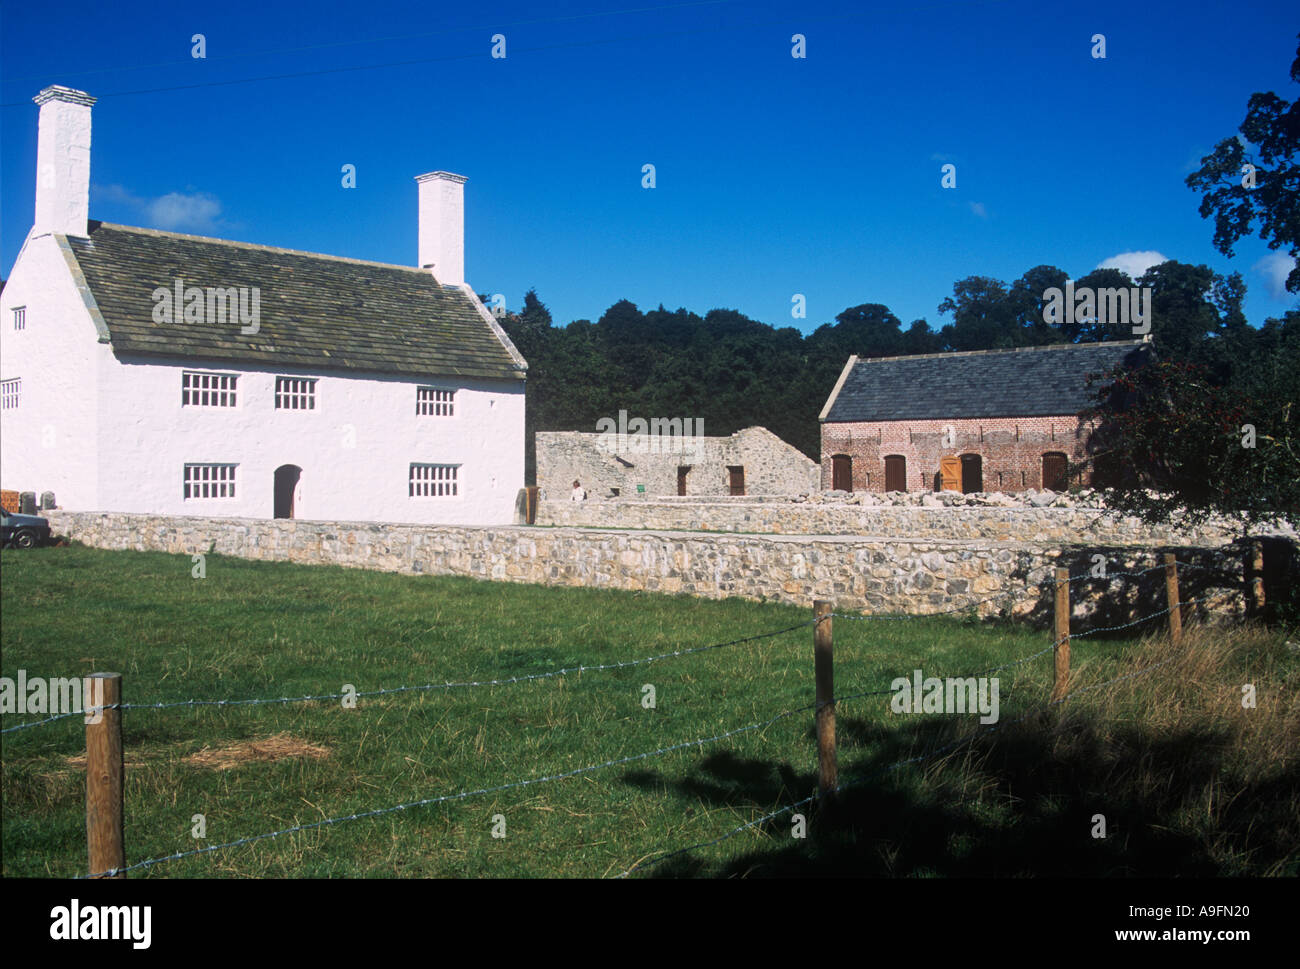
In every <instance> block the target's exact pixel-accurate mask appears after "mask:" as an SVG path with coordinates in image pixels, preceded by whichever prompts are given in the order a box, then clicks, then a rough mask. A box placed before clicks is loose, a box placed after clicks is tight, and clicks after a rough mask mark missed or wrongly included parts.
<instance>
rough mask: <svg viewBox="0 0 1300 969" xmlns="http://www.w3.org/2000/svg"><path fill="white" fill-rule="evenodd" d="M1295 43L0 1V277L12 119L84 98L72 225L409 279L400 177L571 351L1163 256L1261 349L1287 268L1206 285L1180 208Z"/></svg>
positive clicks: (481, 12)
mask: <svg viewBox="0 0 1300 969" xmlns="http://www.w3.org/2000/svg"><path fill="white" fill-rule="evenodd" d="M1298 29H1300V18H1298V17H1296V16H1295V11H1294V7H1293V6H1292V5H1291V4H1289V3H1281V2H1278V3H1272V2H1233V3H1217V2H1213V0H1211V2H1200V0H1198V2H1197V3H1195V4H1187V3H1166V2H1153V3H1147V4H1132V3H1131V0H1129V2H1124V3H1104V2H1103V3H1089V4H1087V5H1080V8H1079V9H1077V10H1070V11H1059V10H1056V9H1054V5H1051V4H1043V3H1041V2H1015V0H1006V2H999V0H931V2H919V3H898V2H894V3H877V2H871V0H867V2H857V3H838V2H819V0H807V2H799V3H792V2H789V0H770V2H725V0H723V2H684V3H670V2H668V0H623V2H622V3H619V2H614V3H607V4H603V5H602V4H599V3H596V2H594V0H574V2H561V3H542V4H536V3H519V2H492V0H487V2H483V3H479V4H473V5H449V4H441V3H436V2H421V3H397V2H391V0H369V2H367V3H364V4H356V3H351V2H349V3H335V2H332V0H321V2H316V3H312V4H302V5H290V4H271V3H266V2H259V3H249V2H242V0H229V2H226V0H223V2H221V3H195V4H185V5H161V4H143V3H131V2H126V0H123V2H117V3H113V4H105V3H103V2H102V0H100V2H95V3H85V4H82V3H60V4H40V3H30V2H24V3H14V2H6V3H4V5H3V8H0V79H2V81H0V92H2V93H0V102H3V105H4V106H3V107H0V269H2V271H3V273H4V274H5V275H8V273H9V271H10V269H11V267H12V265H13V262H14V260H15V258H16V257H17V254H18V250H19V247H20V246H21V244H22V240H23V237H24V235H25V234H26V232H27V230H28V228H29V227H30V225H31V221H32V205H33V201H32V200H33V192H34V188H33V186H34V185H35V164H36V161H35V156H36V116H37V108H36V106H35V105H34V104H32V102H31V98H32V96H33V95H35V94H36V93H37V91H39V90H40V89H41V88H42V87H44V86H45V85H47V84H65V85H68V86H71V87H77V88H81V89H83V90H86V91H88V92H90V93H91V94H93V95H95V96H97V97H98V98H100V100H99V102H98V104H96V106H95V108H94V122H93V124H94V133H93V144H92V153H91V182H92V189H91V206H90V212H91V217H92V218H97V219H102V220H105V221H110V222H119V223H125V224H128V225H143V226H150V227H153V228H160V229H171V230H174V231H180V232H193V233H197V234H202V235H215V236H220V237H223V238H230V239H239V240H244V241H249V242H257V243H263V244H267V245H277V246H285V247H289V248H295V249H304V250H308V251H313V252H324V253H331V254H335V255H343V256H351V257H355V258H361V259H373V260H379V261H383V262H394V263H402V264H408V265H413V264H414V263H415V259H416V184H415V182H414V180H413V179H414V176H415V175H417V174H420V173H422V172H427V171H432V170H436V169H445V170H449V171H454V172H458V173H461V174H464V175H467V176H468V177H469V182H468V184H467V185H466V229H465V235H466V257H465V268H466V274H467V278H468V279H469V281H470V283H471V284H472V285H473V286H474V287H475V289H476V290H478V291H479V292H487V293H497V292H499V293H503V294H505V296H506V300H507V305H508V306H510V307H511V308H517V307H518V306H519V305H520V303H521V302H522V298H523V294H524V292H525V291H526V290H527V289H528V288H530V287H535V288H536V289H537V291H538V294H539V295H540V296H541V298H542V300H543V301H544V302H545V303H546V304H547V305H548V306H549V307H550V309H551V311H552V313H553V315H554V318H555V321H556V322H557V323H559V324H564V323H567V322H569V321H570V320H573V319H579V318H589V319H592V320H595V319H597V318H598V317H599V315H600V314H601V313H602V312H603V311H604V310H605V309H606V308H607V307H608V306H609V305H610V304H611V303H613V302H615V301H617V300H619V299H630V300H632V301H633V302H635V303H637V304H638V305H639V306H641V308H642V309H651V308H654V307H655V306H656V305H658V304H660V303H662V304H664V305H665V306H667V307H668V308H670V309H675V308H677V307H679V306H684V307H686V308H687V309H690V310H693V311H695V312H698V313H701V314H703V313H704V312H706V311H707V310H709V309H712V308H714V307H727V308H733V309H738V310H740V311H741V312H744V313H746V314H747V315H749V316H751V317H754V318H756V319H760V320H763V321H764V322H767V323H771V324H773V325H778V326H797V327H799V328H800V329H801V330H804V331H809V330H811V329H812V328H814V327H816V326H817V325H820V324H821V323H824V322H829V321H831V320H833V318H834V316H835V314H837V313H839V312H841V311H842V310H843V309H845V308H846V307H848V306H852V305H856V304H859V303H865V302H878V303H885V304H886V305H888V306H889V307H890V308H891V309H892V310H893V311H894V312H895V313H896V314H897V315H898V316H899V317H900V318H901V319H902V320H903V323H904V324H905V325H906V324H907V323H909V322H910V321H911V320H913V319H916V318H918V317H924V318H925V319H927V320H928V321H929V322H930V324H931V326H934V327H936V328H937V327H938V326H941V325H943V324H944V323H945V322H948V321H949V320H948V318H947V317H943V316H940V314H939V313H938V311H937V307H938V304H939V302H940V301H941V300H942V299H943V298H944V297H945V296H947V295H949V294H950V293H951V291H952V284H953V283H954V282H955V281H956V280H958V279H960V278H962V277H965V276H969V275H988V276H994V277H997V278H1000V279H1003V280H1006V281H1008V282H1010V281H1012V280H1014V279H1015V278H1016V277H1017V276H1019V275H1020V274H1021V273H1022V272H1024V271H1025V270H1026V269H1029V268H1030V267H1032V266H1035V265H1038V264H1040V263H1050V264H1054V265H1058V266H1060V267H1061V268H1062V269H1065V270H1066V271H1067V272H1069V273H1071V274H1072V275H1074V276H1076V277H1077V276H1082V275H1083V274H1085V273H1087V272H1089V271H1090V270H1092V269H1093V268H1094V267H1096V266H1097V265H1099V264H1101V263H1103V262H1104V261H1106V260H1108V259H1111V258H1113V257H1116V256H1118V255H1120V254H1123V253H1131V252H1156V253H1160V254H1162V255H1163V256H1165V257H1167V258H1175V259H1179V260H1182V261H1185V262H1192V263H1207V264H1209V265H1210V266H1211V267H1213V268H1214V269H1216V270H1217V271H1220V272H1228V271H1233V270H1236V271H1240V272H1241V273H1242V274H1243V275H1244V277H1245V279H1246V282H1247V285H1248V287H1249V295H1248V298H1247V303H1246V312H1247V316H1248V318H1249V319H1250V321H1251V323H1253V324H1255V325H1259V324H1260V323H1262V322H1263V320H1264V319H1265V318H1266V317H1268V316H1277V315H1280V314H1281V313H1282V312H1284V311H1285V310H1286V309H1288V308H1291V307H1293V306H1294V305H1295V300H1294V298H1286V297H1285V294H1284V293H1282V292H1281V290H1280V284H1279V282H1278V280H1280V279H1281V278H1283V277H1284V276H1285V270H1286V269H1287V268H1289V263H1288V262H1286V261H1285V260H1284V259H1282V258H1280V257H1279V256H1278V254H1271V253H1270V251H1269V250H1268V249H1267V248H1266V247H1265V246H1264V245H1263V244H1262V243H1260V242H1258V241H1257V240H1254V239H1252V240H1247V241H1244V242H1243V243H1242V244H1240V245H1239V246H1238V249H1237V255H1236V257H1235V258H1234V259H1231V260H1229V259H1227V258H1226V257H1224V256H1222V255H1220V254H1219V253H1218V252H1217V251H1216V250H1215V249H1214V248H1213V246H1212V245H1211V239H1212V235H1213V227H1212V225H1211V224H1210V223H1209V222H1208V221H1206V220H1203V219H1201V217H1200V216H1199V215H1198V213H1197V206H1198V204H1199V196H1198V195H1197V194H1196V193H1194V192H1192V191H1191V190H1190V189H1188V188H1187V187H1186V186H1185V185H1184V184H1183V179H1184V178H1185V177H1186V175H1187V174H1188V173H1189V172H1190V171H1191V170H1192V169H1193V168H1195V167H1197V164H1198V162H1199V159H1200V157H1201V156H1202V155H1204V154H1206V153H1207V152H1209V151H1210V150H1211V149H1212V147H1213V146H1214V144H1215V143H1217V142H1218V141H1219V140H1220V139H1222V138H1225V137H1228V136H1230V135H1232V134H1234V133H1235V132H1236V129H1237V126H1238V125H1239V124H1240V123H1241V120H1242V118H1243V117H1244V115H1245V109H1246V102H1247V100H1248V98H1249V96H1250V94H1251V93H1252V92H1254V91H1260V90H1273V91H1276V92H1277V93H1278V94H1279V95H1281V96H1282V97H1284V98H1287V99H1292V98H1294V97H1296V96H1300V91H1298V90H1296V88H1295V86H1294V85H1292V84H1291V83H1290V81H1289V80H1288V78H1287V72H1288V70H1289V67H1290V64H1291V61H1292V59H1293V58H1294V56H1295V49H1296V33H1297V30H1298ZM196 33H202V34H203V35H204V36H205V38H206V48H207V49H206V53H207V57H206V58H204V59H196V58H194V57H192V56H191V47H192V45H191V37H192V35H194V34H196ZM496 33H501V34H504V35H505V38H506V57H505V58H504V59H493V58H492V57H491V56H490V51H491V46H492V41H491V38H492V35H493V34H496ZM795 33H802V34H804V35H805V37H806V51H807V56H806V58H803V59H795V58H793V57H791V46H792V45H791V37H792V35H793V34H795ZM1096 33H1101V34H1104V35H1105V38H1106V58H1105V59H1104V60H1103V59H1095V58H1093V57H1092V56H1091V51H1092V46H1093V44H1092V40H1091V38H1092V36H1093V34H1096ZM377 65H379V66H377ZM285 75H288V76H285ZM226 82H234V83H226ZM948 162H951V163H952V164H954V165H956V166H957V187H956V188H955V189H944V188H941V187H940V177H941V172H940V168H941V166H942V165H943V164H945V163H948ZM345 164H352V165H355V166H356V169H357V187H356V188H355V189H345V188H343V187H342V184H341V180H342V175H341V173H340V170H341V168H342V166H343V165H345ZM645 164H653V165H654V166H655V172H656V186H655V187H654V188H653V189H647V188H643V187H642V184H641V183H642V166H643V165H645ZM1270 256H1271V257H1272V258H1271V259H1270ZM1138 261H1139V262H1140V261H1141V260H1140V259H1139V260H1138ZM796 293H800V294H803V295H804V296H805V297H806V300H807V317H806V318H805V319H802V320H800V319H794V318H792V316H791V297H792V296H793V295H794V294H796Z"/></svg>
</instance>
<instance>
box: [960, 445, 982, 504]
mask: <svg viewBox="0 0 1300 969" xmlns="http://www.w3.org/2000/svg"><path fill="white" fill-rule="evenodd" d="M961 490H962V491H963V492H965V493H966V494H968V495H969V494H971V493H972V492H976V491H983V490H984V461H983V459H982V458H981V457H980V456H979V455H978V454H963V455H962V456H961Z"/></svg>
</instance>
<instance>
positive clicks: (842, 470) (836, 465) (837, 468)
mask: <svg viewBox="0 0 1300 969" xmlns="http://www.w3.org/2000/svg"><path fill="white" fill-rule="evenodd" d="M831 489H832V490H834V491H852V490H853V459H852V458H851V457H849V456H848V455H847V454H836V455H834V456H832V457H831Z"/></svg>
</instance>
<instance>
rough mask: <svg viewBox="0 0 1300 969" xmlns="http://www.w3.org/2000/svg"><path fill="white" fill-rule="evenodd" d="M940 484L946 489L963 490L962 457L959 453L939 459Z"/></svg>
mask: <svg viewBox="0 0 1300 969" xmlns="http://www.w3.org/2000/svg"><path fill="white" fill-rule="evenodd" d="M939 484H940V487H942V489H943V490H944V491H961V458H959V457H957V455H955V454H950V455H948V456H947V457H942V458H940V459H939Z"/></svg>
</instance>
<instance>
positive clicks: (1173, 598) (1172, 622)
mask: <svg viewBox="0 0 1300 969" xmlns="http://www.w3.org/2000/svg"><path fill="white" fill-rule="evenodd" d="M1165 598H1166V599H1168V600H1169V641H1170V642H1171V643H1173V644H1174V645H1175V646H1177V645H1178V644H1179V643H1180V642H1182V640H1183V606H1182V600H1181V599H1179V597H1178V560H1177V559H1176V558H1174V553H1173V552H1166V553H1165Z"/></svg>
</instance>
